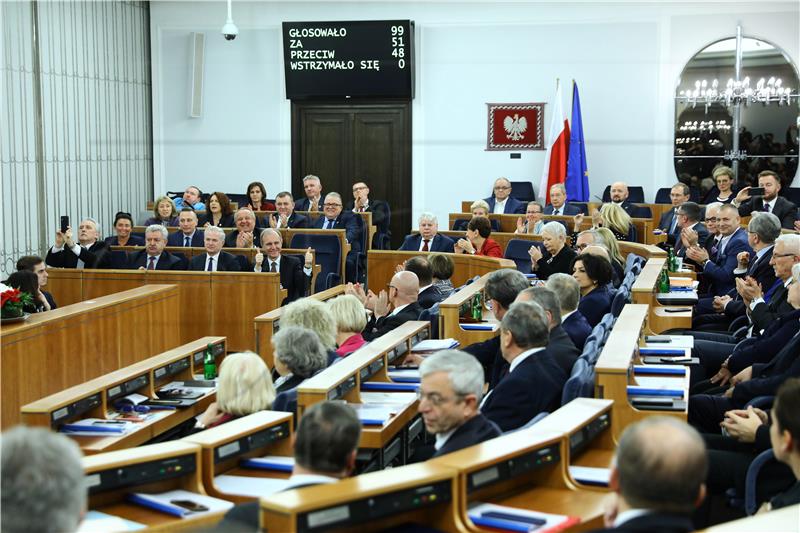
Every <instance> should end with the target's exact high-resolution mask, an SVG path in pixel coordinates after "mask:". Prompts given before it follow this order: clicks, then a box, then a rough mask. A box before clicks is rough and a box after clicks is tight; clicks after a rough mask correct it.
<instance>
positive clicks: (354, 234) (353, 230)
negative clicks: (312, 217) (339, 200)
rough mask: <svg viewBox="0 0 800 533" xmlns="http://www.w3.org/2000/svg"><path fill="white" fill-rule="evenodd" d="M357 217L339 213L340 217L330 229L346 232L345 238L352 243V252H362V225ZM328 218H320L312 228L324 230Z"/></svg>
mask: <svg viewBox="0 0 800 533" xmlns="http://www.w3.org/2000/svg"><path fill="white" fill-rule="evenodd" d="M356 216H357V215H354V214H353V213H350V212H348V211H342V212H341V213H339V216H338V217H336V220H335V221H334V224H333V227H332V228H328V229H343V230H345V236H346V238H347V242H349V243H350V250H351V251H353V252H360V251H361V224H360V221H359V220H357V219H356ZM326 220H327V218H326V217H325V215H322V216H320V217H319V218H318V219H317V220H316V221H315V222H314V224H313V226H311V227H312V228H317V229H322V228H323V227H324V226H325V221H326Z"/></svg>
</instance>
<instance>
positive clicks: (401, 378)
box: [386, 368, 419, 383]
mask: <svg viewBox="0 0 800 533" xmlns="http://www.w3.org/2000/svg"><path fill="white" fill-rule="evenodd" d="M386 373H387V374H388V376H389V378H390V379H391V380H392V381H397V382H399V383H419V368H395V369H392V368H390V369H389V370H388V371H387V372H386Z"/></svg>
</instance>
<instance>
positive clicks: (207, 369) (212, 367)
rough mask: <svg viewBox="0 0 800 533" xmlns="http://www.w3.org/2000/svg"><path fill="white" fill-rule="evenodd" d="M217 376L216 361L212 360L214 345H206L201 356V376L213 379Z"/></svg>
mask: <svg viewBox="0 0 800 533" xmlns="http://www.w3.org/2000/svg"><path fill="white" fill-rule="evenodd" d="M216 377H217V362H216V360H214V346H212V345H211V344H209V345H208V346H206V354H205V357H204V358H203V378H204V379H208V380H211V379H215V378H216Z"/></svg>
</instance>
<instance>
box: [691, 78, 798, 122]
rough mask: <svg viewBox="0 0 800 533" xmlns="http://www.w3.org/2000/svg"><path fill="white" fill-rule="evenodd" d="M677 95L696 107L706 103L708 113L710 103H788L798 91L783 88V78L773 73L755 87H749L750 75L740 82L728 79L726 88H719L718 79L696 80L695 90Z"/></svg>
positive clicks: (726, 104)
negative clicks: (793, 91)
mask: <svg viewBox="0 0 800 533" xmlns="http://www.w3.org/2000/svg"><path fill="white" fill-rule="evenodd" d="M677 98H678V100H684V101H686V103H687V104H689V105H691V106H692V107H693V108H694V107H695V106H697V104H698V102H699V103H701V104H704V105H705V110H706V113H707V112H708V108H709V106H711V104H715V103H721V104H724V105H725V106H726V107H730V106H732V105H739V104H741V105H745V106H747V105H750V104H755V103H760V104H763V105H768V104H771V103H777V104H778V105H789V104H791V103H792V100H793V99H795V100H796V99H797V98H798V94H797V93H792V89H791V88H790V87H784V86H783V81H782V80H781V79H780V78H776V77H774V76H771V77H770V78H769V79H766V78H761V79H760V80H758V83H756V86H755V88H753V87H751V86H750V77H749V76H745V78H744V79H743V80H741V81H739V80H734V79H733V78H731V79H729V80H728V83H727V84H726V86H725V89H724V90H719V81H718V80H716V79H715V80H712V82H711V85H710V86H709V83H708V81H707V80H697V81H695V82H694V89H689V90H686V91H680V92H679V93H678V97H677Z"/></svg>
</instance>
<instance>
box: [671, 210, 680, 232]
mask: <svg viewBox="0 0 800 533" xmlns="http://www.w3.org/2000/svg"><path fill="white" fill-rule="evenodd" d="M677 228H678V213H677V212H676V211H673V212H672V223H670V226H669V232H670V233H675V230H676V229H677Z"/></svg>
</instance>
